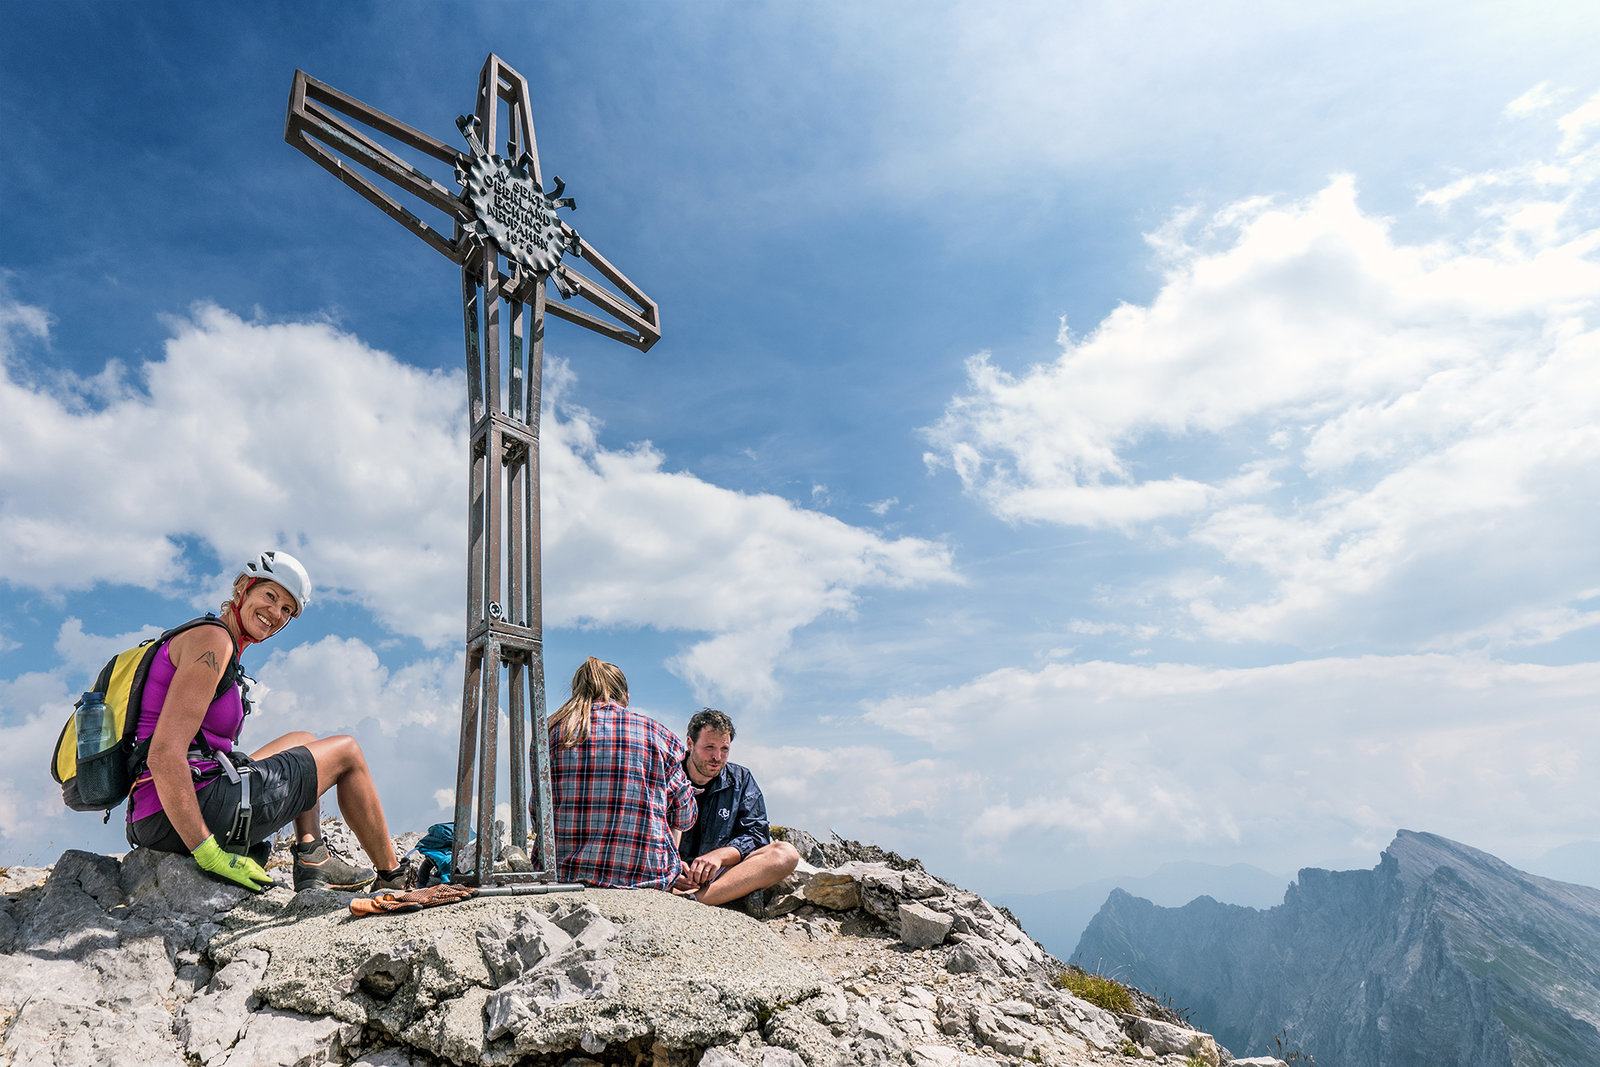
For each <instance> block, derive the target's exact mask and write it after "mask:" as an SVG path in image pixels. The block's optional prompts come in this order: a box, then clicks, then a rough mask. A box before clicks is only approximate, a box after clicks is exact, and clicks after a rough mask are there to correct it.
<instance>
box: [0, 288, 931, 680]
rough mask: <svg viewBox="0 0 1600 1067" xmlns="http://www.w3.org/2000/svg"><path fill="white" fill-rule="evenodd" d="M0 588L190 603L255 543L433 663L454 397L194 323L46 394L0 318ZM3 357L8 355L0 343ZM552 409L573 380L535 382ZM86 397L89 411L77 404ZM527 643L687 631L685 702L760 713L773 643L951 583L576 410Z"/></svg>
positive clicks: (558, 439)
mask: <svg viewBox="0 0 1600 1067" xmlns="http://www.w3.org/2000/svg"><path fill="white" fill-rule="evenodd" d="M0 310H3V311H4V314H3V316H0V327H3V331H0V332H3V334H4V336H6V337H7V338H11V339H12V340H8V342H7V348H6V349H5V350H3V351H0V354H3V355H5V356H6V360H5V368H4V369H5V373H4V374H3V376H0V402H3V404H4V407H5V410H6V411H7V412H8V420H9V424H8V430H7V435H6V439H5V442H4V445H3V447H0V490H3V492H0V580H3V581H6V582H9V583H11V584H12V585H14V586H18V587H24V588H32V589H39V590H45V591H50V592H61V591H78V590H84V589H88V588H92V587H93V586H94V585H96V584H97V583H101V582H110V583H123V584H128V585H134V586H142V587H145V588H149V589H160V590H163V591H167V592H170V591H171V590H173V589H181V590H188V591H190V592H191V593H192V596H193V600H194V603H195V605H196V606H197V607H207V606H211V605H212V604H213V603H214V602H215V600H216V599H217V596H218V593H219V592H220V591H221V590H222V589H223V588H225V586H226V581H227V579H228V578H229V577H231V574H230V573H224V574H203V573H197V570H198V569H199V565H197V563H196V561H195V560H194V559H192V558H190V557H189V556H188V555H186V553H185V550H184V548H183V545H184V543H185V541H186V540H187V539H191V538H192V539H194V540H197V541H198V542H200V543H201V544H203V545H204V546H205V547H207V548H208V549H210V550H211V551H213V552H214V553H215V554H216V555H217V556H218V557H220V558H221V559H222V560H224V561H231V560H235V559H242V558H244V557H245V556H246V555H247V554H249V553H251V552H253V551H257V550H259V548H260V546H262V545H277V546H279V547H284V548H288V549H289V550H291V551H293V552H295V553H296V554H298V555H300V556H301V558H302V559H304V560H305V561H307V563H308V565H309V566H310V568H311V569H312V571H313V577H314V579H315V581H316V583H317V585H318V587H319V589H321V590H323V591H324V592H323V593H322V595H323V596H326V597H329V598H332V599H342V600H345V601H348V602H353V603H354V604H356V605H358V606H360V607H362V608H364V609H366V610H368V611H370V612H371V613H372V615H373V616H374V617H375V618H376V619H377V621H378V622H379V623H380V624H381V625H382V626H384V627H385V628H387V629H388V630H389V631H390V632H392V633H395V634H399V635H404V636H408V637H413V638H416V639H418V640H420V641H422V642H423V643H424V645H426V646H427V647H429V648H432V649H440V648H444V647H447V646H448V645H449V644H450V643H452V642H454V641H456V640H458V639H459V636H460V632H461V625H462V622H461V612H462V610H463V608H462V592H461V590H462V589H463V588H464V587H465V522H464V514H463V510H464V509H463V508H462V507H461V502H462V501H463V500H465V499H466V494H465V476H466V471H465V467H466V464H465V455H466V445H465V438H464V433H463V429H462V424H463V422H464V415H463V411H464V406H465V405H464V398H463V393H464V390H463V389H462V388H461V387H460V383H459V382H458V381H457V380H456V378H455V377H454V376H453V375H446V374H443V373H432V372H426V371H422V370H419V369H417V368H415V367H411V366H408V365H406V364H404V363H402V362H400V361H398V360H396V359H394V358H393V357H392V356H390V355H388V354H387V353H384V352H380V351H377V350H375V349H373V348H371V347H369V346H367V345H365V344H363V343H362V342H361V341H360V340H358V339H357V338H354V337H352V336H350V335H349V334H347V333H344V332H342V331H340V330H338V329H337V328H335V327H333V326H332V325H330V324H328V323H323V322H290V323H265V322H248V321H245V320H243V319H241V318H239V317H238V316H236V315H234V314H232V313H230V312H227V311H225V310H222V309H220V308H217V307H213V306H200V307H197V308H196V309H195V310H194V311H193V312H192V314H191V315H190V316H188V317H186V318H179V319H174V320H172V324H171V326H172V337H171V339H170V340H169V341H168V343H167V345H166V351H165V353H164V356H163V358H161V359H159V360H155V361H151V362H149V363H146V364H144V365H143V366H141V367H139V368H137V370H136V371H134V372H129V371H127V370H126V369H125V368H123V367H121V366H120V365H118V364H112V365H111V366H110V367H109V368H108V370H107V372H106V373H104V374H102V375H101V376H99V378H97V379H96V382H95V383H94V384H93V386H92V388H86V389H85V390H84V391H83V392H78V393H73V392H66V391H64V390H65V389H66V388H67V387H65V386H53V385H38V384H33V383H29V382H25V381H23V380H21V378H20V376H19V375H18V374H16V373H14V372H13V365H14V364H15V362H16V360H15V354H16V353H15V347H16V345H17V344H26V343H29V341H30V339H31V340H32V341H33V342H38V341H40V340H41V339H44V338H46V337H47V336H48V316H47V314H46V313H45V312H44V311H43V310H41V309H38V308H31V307H27V306H23V305H18V304H16V303H15V302H14V301H9V300H4V301H0ZM13 342H14V343H13ZM550 378H551V382H552V392H553V393H555V394H556V395H558V396H559V395H560V393H561V392H562V390H563V389H568V390H570V388H571V375H570V374H569V373H567V372H566V371H565V370H564V368H562V367H561V366H560V365H559V364H554V365H553V366H552V368H551V375H550ZM91 393H92V394H93V395H90V394H91ZM542 429H543V441H542V444H543V456H542V460H543V475H544V490H545V499H544V536H545V564H546V565H545V573H546V575H547V581H546V584H545V591H546V598H547V599H546V606H545V619H546V623H547V625H555V626H562V625H579V626H585V625H607V626H610V625H624V626H645V627H656V628H658V629H661V630H666V631H677V632H684V633H689V634H696V633H698V634H703V635H705V636H704V637H703V639H699V640H698V641H697V642H692V643H691V644H689V645H688V646H686V647H685V648H684V650H683V652H682V654H681V655H680V656H679V657H678V659H677V660H676V661H675V663H676V667H677V669H678V670H680V671H681V672H682V673H683V674H684V676H685V677H686V678H687V679H688V680H690V681H691V682H692V683H693V684H695V685H696V686H697V687H698V688H700V689H701V690H702V691H704V692H705V693H707V694H708V695H709V694H713V693H723V694H737V695H739V696H741V697H747V698H749V699H753V700H764V699H770V698H771V696H772V695H773V694H774V692H775V690H776V686H775V683H774V682H773V673H772V672H773V670H774V667H775V664H776V660H777V657H778V656H779V655H781V653H782V652H783V650H784V649H785V648H786V647H788V644H789V641H790V637H791V635H792V634H793V632H794V631H795V630H796V629H798V628H799V627H802V626H805V625H807V624H809V623H811V622H813V621H815V620H816V619H818V618H819V617H821V616H823V615H826V614H828V613H836V612H849V611H851V610H852V609H853V607H854V605H855V604H856V602H857V599H858V597H859V596H860V594H861V591H862V590H864V589H867V588H871V587H903V586H908V585H917V584H923V583H928V582H945V581H951V580H954V579H955V574H954V571H953V568H952V563H951V556H950V552H949V550H948V549H947V548H945V547H944V546H941V545H938V544H935V543H932V542H929V541H925V540H920V539H916V538H898V539H889V538H885V537H883V536H880V535H879V534H877V533H875V532H873V531H871V530H867V529H863V528H860V527H854V526H850V525H848V524H846V523H843V522H840V521H839V520H837V519H833V518H831V517H829V516H827V515H824V514H821V513H819V512H814V511H808V510H806V509H804V508H801V507H798V506H796V505H794V504H792V503H790V502H788V501H785V500H783V499H781V498H779V497H776V496H772V495H767V494H750V493H741V492H736V491H732V490H727V489H723V488H720V487H718V486H715V485H711V484H710V483H707V482H704V481H702V480H700V479H699V478H696V477H695V476H693V475H692V474H688V473H682V472H671V471H668V470H665V469H664V466H663V463H664V460H663V457H662V456H661V455H660V454H659V453H658V452H656V451H655V450H654V449H652V448H651V447H650V446H649V445H648V444H640V445H636V446H634V447H632V448H629V449H626V450H620V451H619V450H613V449H608V448H605V447H602V446H601V445H600V444H599V443H598V425H597V423H596V422H595V420H594V419H593V418H592V417H591V416H590V415H589V414H588V413H587V412H585V411H584V410H582V409H581V408H577V407H565V406H563V405H561V404H559V403H553V404H552V405H551V406H550V408H549V410H548V411H547V412H546V417H545V419H544V422H543V427H542Z"/></svg>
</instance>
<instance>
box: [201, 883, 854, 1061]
mask: <svg viewBox="0 0 1600 1067" xmlns="http://www.w3.org/2000/svg"><path fill="white" fill-rule="evenodd" d="M323 896H326V897H328V898H329V899H327V900H320V899H318V898H320V897H323ZM347 900H348V898H344V897H338V896H336V895H334V894H322V893H301V894H299V895H298V896H296V897H294V898H293V899H292V900H290V901H288V902H287V903H286V904H278V903H276V902H274V901H269V900H266V899H264V898H255V899H252V900H248V901H245V902H243V903H242V904H241V906H239V907H238V908H236V909H235V910H234V911H233V912H232V913H231V914H230V915H229V916H228V917H227V923H226V926H225V928H224V929H223V931H222V932H221V933H219V934H218V936H217V937H216V938H214V939H213V941H212V944H211V952H212V955H213V957H214V958H215V959H216V960H217V962H218V963H219V964H226V963H229V962H231V961H233V960H235V959H242V958H244V955H245V953H247V952H248V951H250V950H257V951H265V952H267V953H268V954H269V955H270V963H269V964H268V967H267V971H266V974H265V975H264V976H263V978H262V979H261V981H260V983H259V984H258V986H257V990H256V993H257V996H259V997H260V998H261V999H262V1000H263V1001H265V1002H266V1003H269V1004H271V1005H272V1006H273V1007H275V1008H279V1009H281V1010H284V1011H291V1012H299V1013H303V1014H308V1015H327V1016H332V1017H335V1018H337V1019H339V1020H341V1021H343V1022H347V1023H351V1024H356V1025H368V1024H369V1023H371V1024H374V1025H376V1026H378V1027H379V1029H380V1030H381V1031H382V1032H384V1033H388V1034H392V1035H396V1036H398V1037H399V1038H400V1039H401V1040H403V1041H404V1042H405V1043H407V1044H410V1045H412V1046H413V1047H419V1048H423V1049H425V1050H426V1051H427V1052H429V1053H430V1054H432V1055H436V1056H441V1057H446V1058H451V1059H456V1060H458V1061H463V1062H476V1061H478V1060H482V1061H483V1062H495V1061H500V1062H510V1060H511V1059H514V1058H517V1057H522V1056H527V1055H532V1054H536V1053H549V1052H558V1051H561V1050H565V1049H576V1048H578V1047H583V1048H584V1049H586V1050H587V1051H589V1052H590V1053H591V1054H595V1053H597V1052H598V1051H600V1050H602V1049H604V1048H606V1047H608V1046H611V1045H616V1044H622V1043H626V1042H629V1041H632V1040H634V1039H636V1038H642V1037H647V1036H649V1037H652V1038H653V1039H654V1040H655V1041H657V1042H659V1043H661V1044H662V1045H664V1046H665V1047H667V1048H669V1049H675V1048H689V1047H701V1048H703V1047H708V1046H712V1045H718V1044H727V1043H729V1042H732V1041H736V1040H737V1039H738V1038H739V1036H740V1035H741V1034H743V1033H745V1032H747V1031H750V1030H754V1029H755V1028H756V1027H757V1026H758V1021H759V1019H760V1018H762V1017H764V1016H766V1015H769V1014H770V1013H771V1012H772V1011H774V1010H775V1009H777V1008H778V1007H780V1006H782V1005H785V1004H794V1003H796V1002H799V1001H801V1000H803V999H805V998H806V997H809V996H811V995H812V994H814V993H815V992H817V991H818V990H819V989H820V988H821V987H822V984H823V983H822V979H821V976H820V975H819V974H818V972H817V971H816V970H815V968H813V967H811V966H810V965H809V964H806V963H804V962H803V961H801V960H800V959H799V957H798V956H797V955H796V954H795V953H794V951H793V950H792V949H791V948H790V947H789V945H788V944H787V943H786V942H785V941H784V940H783V939H782V938H780V937H779V936H778V935H776V934H775V933H773V932H772V931H770V930H769V929H768V928H767V927H766V926H764V925H763V924H761V923H759V922H757V921H756V920H754V919H751V918H750V917H749V916H746V915H742V914H739V913H737V912H734V911H731V910H729V909H725V908H708V907H706V906H704V905H702V904H696V903H695V902H693V901H689V900H685V899H682V898H678V897H674V896H672V895H671V894H667V893H654V892H648V891H628V890H607V889H589V890H585V891H583V892H582V893H562V894H551V895H547V896H530V897H522V898H519V897H499V898H491V899H485V900H468V901H464V902H462V903H460V904H455V905H451V906H448V907H443V908H432V909H427V910H423V911H419V912H412V913H408V914H403V915H387V916H377V917H372V918H364V919H354V918H351V917H350V915H349V913H348V909H347V906H346V902H347ZM580 911H581V912H582V913H583V916H585V918H583V921H581V922H577V920H574V919H573V916H575V915H577V914H578V913H579V912H580ZM569 920H570V921H569ZM564 921H568V923H569V926H570V927H571V928H569V929H567V930H566V931H565V933H566V935H567V937H568V938H569V940H570V942H571V943H572V944H574V945H577V944H582V943H584V942H585V939H587V943H588V944H589V945H590V947H591V948H594V949H595V952H591V953H590V954H589V955H588V956H586V957H580V956H574V957H573V960H574V965H579V964H582V963H584V962H585V961H588V962H593V961H594V960H596V959H604V960H606V961H607V962H608V964H609V968H610V973H611V974H612V975H613V976H614V979H615V985H614V987H606V988H604V989H601V990H600V991H599V993H598V994H597V995H592V996H591V995H587V993H586V994H585V995H581V996H578V997H576V998H573V999H562V998H561V997H556V998H554V999H555V1001H556V1002H553V1003H549V1004H536V1002H535V998H529V999H527V1000H526V1001H524V1003H525V1004H526V1005H531V1006H535V1007H537V1008H538V1009H539V1010H537V1011H532V1010H530V1011H528V1012H527V1017H526V1018H524V1019H522V1020H520V1023H519V1025H517V1026H516V1027H515V1028H512V1029H506V1030H505V1032H504V1036H500V1037H498V1038H493V1037H490V1036H489V1034H488V1032H487V1031H486V1030H485V1026H486V1023H485V1011H486V1005H487V1004H488V1002H489V1001H490V999H491V998H492V997H493V996H494V995H495V992H496V991H497V990H499V989H500V988H502V987H507V988H509V987H511V986H514V985H515V983H516V981H517V980H518V978H519V977H520V976H521V974H522V973H523V971H524V970H526V969H527V968H528V965H529V961H537V960H539V959H543V958H544V957H545V955H546V954H547V953H549V952H551V951H553V952H554V954H555V956H556V957H557V958H559V957H561V955H562V953H563V951H565V949H563V948H562V947H560V946H559V945H553V942H554V941H555V940H556V939H555V938H554V937H553V936H552V935H551V934H550V933H549V928H550V926H551V925H554V926H557V927H559V926H560V924H561V923H562V922H564ZM574 923H576V925H574ZM602 924H603V925H602ZM518 931H520V933H518ZM480 934H486V935H487V944H488V945H489V948H487V949H486V948H485V942H484V941H481V940H480ZM406 941H410V942H414V943H415V944H417V945H420V946H423V947H422V948H421V949H420V951H418V952H417V953H416V954H415V958H414V959H413V960H410V961H409V962H407V963H405V964H404V965H397V964H395V962H394V955H395V946H396V945H398V944H400V943H402V942H406ZM569 947H570V946H569ZM486 957H487V958H486ZM375 961H376V962H375ZM490 961H492V969H491V962H490ZM375 973H382V974H384V975H387V976H389V977H390V978H391V979H392V985H391V986H389V988H387V989H384V988H379V989H374V988H373V983H372V977H373V975H374V974H375ZM569 977H571V976H570V975H569ZM363 978H364V979H365V981H364V980H363ZM572 982H573V987H574V988H578V989H581V990H584V991H594V990H595V989H596V988H598V987H600V986H602V985H604V983H603V982H602V981H600V980H599V979H598V978H597V976H596V974H595V973H593V972H591V973H588V974H587V975H584V976H578V977H572ZM385 993H387V996H385V995H383V994H385ZM468 1002H472V1003H473V1005H474V1006H472V1007H471V1008H470V1009H468V1010H463V1007H464V1005H465V1004H467V1003H468ZM496 1033H500V1031H498V1030H497V1031H496Z"/></svg>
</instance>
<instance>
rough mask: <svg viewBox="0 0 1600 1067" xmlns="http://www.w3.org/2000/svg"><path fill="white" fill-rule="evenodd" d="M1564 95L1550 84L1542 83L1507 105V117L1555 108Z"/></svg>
mask: <svg viewBox="0 0 1600 1067" xmlns="http://www.w3.org/2000/svg"><path fill="white" fill-rule="evenodd" d="M1563 95H1564V94H1563V93H1562V92H1561V91H1560V90H1559V89H1557V88H1556V87H1555V86H1553V85H1551V84H1550V83H1549V82H1547V81H1544V82H1540V83H1539V84H1538V85H1535V86H1534V87H1533V88H1532V89H1529V90H1528V91H1527V92H1525V93H1523V94H1522V95H1521V96H1519V97H1517V98H1516V99H1515V100H1513V101H1511V103H1509V104H1507V105H1506V114H1507V115H1529V114H1533V113H1535V112H1539V111H1544V110H1545V109H1546V108H1549V107H1553V106H1554V105H1555V103H1556V102H1557V101H1558V100H1560V99H1561V97H1562V96H1563Z"/></svg>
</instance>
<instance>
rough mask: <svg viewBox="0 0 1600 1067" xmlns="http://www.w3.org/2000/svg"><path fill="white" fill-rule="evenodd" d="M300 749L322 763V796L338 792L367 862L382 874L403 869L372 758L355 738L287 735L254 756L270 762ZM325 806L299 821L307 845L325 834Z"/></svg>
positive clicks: (319, 791) (297, 818) (297, 830)
mask: <svg viewBox="0 0 1600 1067" xmlns="http://www.w3.org/2000/svg"><path fill="white" fill-rule="evenodd" d="M296 745H304V746H305V747H306V748H307V749H309V750H310V751H311V758H312V759H314V760H316V763H317V796H318V797H319V798H320V797H321V796H322V794H323V793H326V792H327V791H328V790H329V789H334V790H335V793H334V798H335V799H336V800H337V801H338V803H339V813H340V814H341V815H343V816H344V821H345V822H346V823H347V824H348V825H349V827H350V829H351V830H352V831H353V832H354V833H355V835H356V840H357V841H360V842H361V848H362V849H363V850H364V851H365V852H366V854H367V858H368V859H370V860H371V861H372V862H373V863H374V864H376V865H377V867H378V869H379V870H384V871H388V870H393V869H394V868H395V867H398V866H399V865H400V863H399V860H397V859H396V858H395V854H394V840H393V839H392V838H391V837H390V836H389V822H388V820H387V819H385V818H384V816H383V804H382V803H380V802H379V800H378V787H377V784H376V783H374V782H373V780H372V771H371V770H370V769H368V767H367V757H366V756H365V755H364V754H363V753H362V751H361V745H360V744H359V743H357V741H356V739H355V738H353V737H351V736H350V735H349V734H338V735H336V736H334V737H322V738H318V737H314V736H312V735H311V734H308V733H303V732H301V733H292V734H284V735H283V736H282V737H280V738H278V739H276V740H274V741H269V742H267V743H266V744H265V745H263V746H261V748H259V749H257V750H256V751H255V752H253V753H251V755H252V756H261V757H264V756H270V755H273V754H275V753H277V752H282V751H284V750H286V749H291V748H294V747H295V746H296ZM321 812H322V805H321V803H320V800H319V802H318V803H316V804H313V805H312V806H311V807H310V808H308V809H306V810H305V811H303V812H301V813H300V814H299V815H297V816H295V820H294V829H295V834H296V835H297V837H298V839H299V840H300V841H301V842H306V841H314V840H316V839H317V837H318V836H320V834H321V828H320V825H319V824H320V823H321V821H322V818H321Z"/></svg>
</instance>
